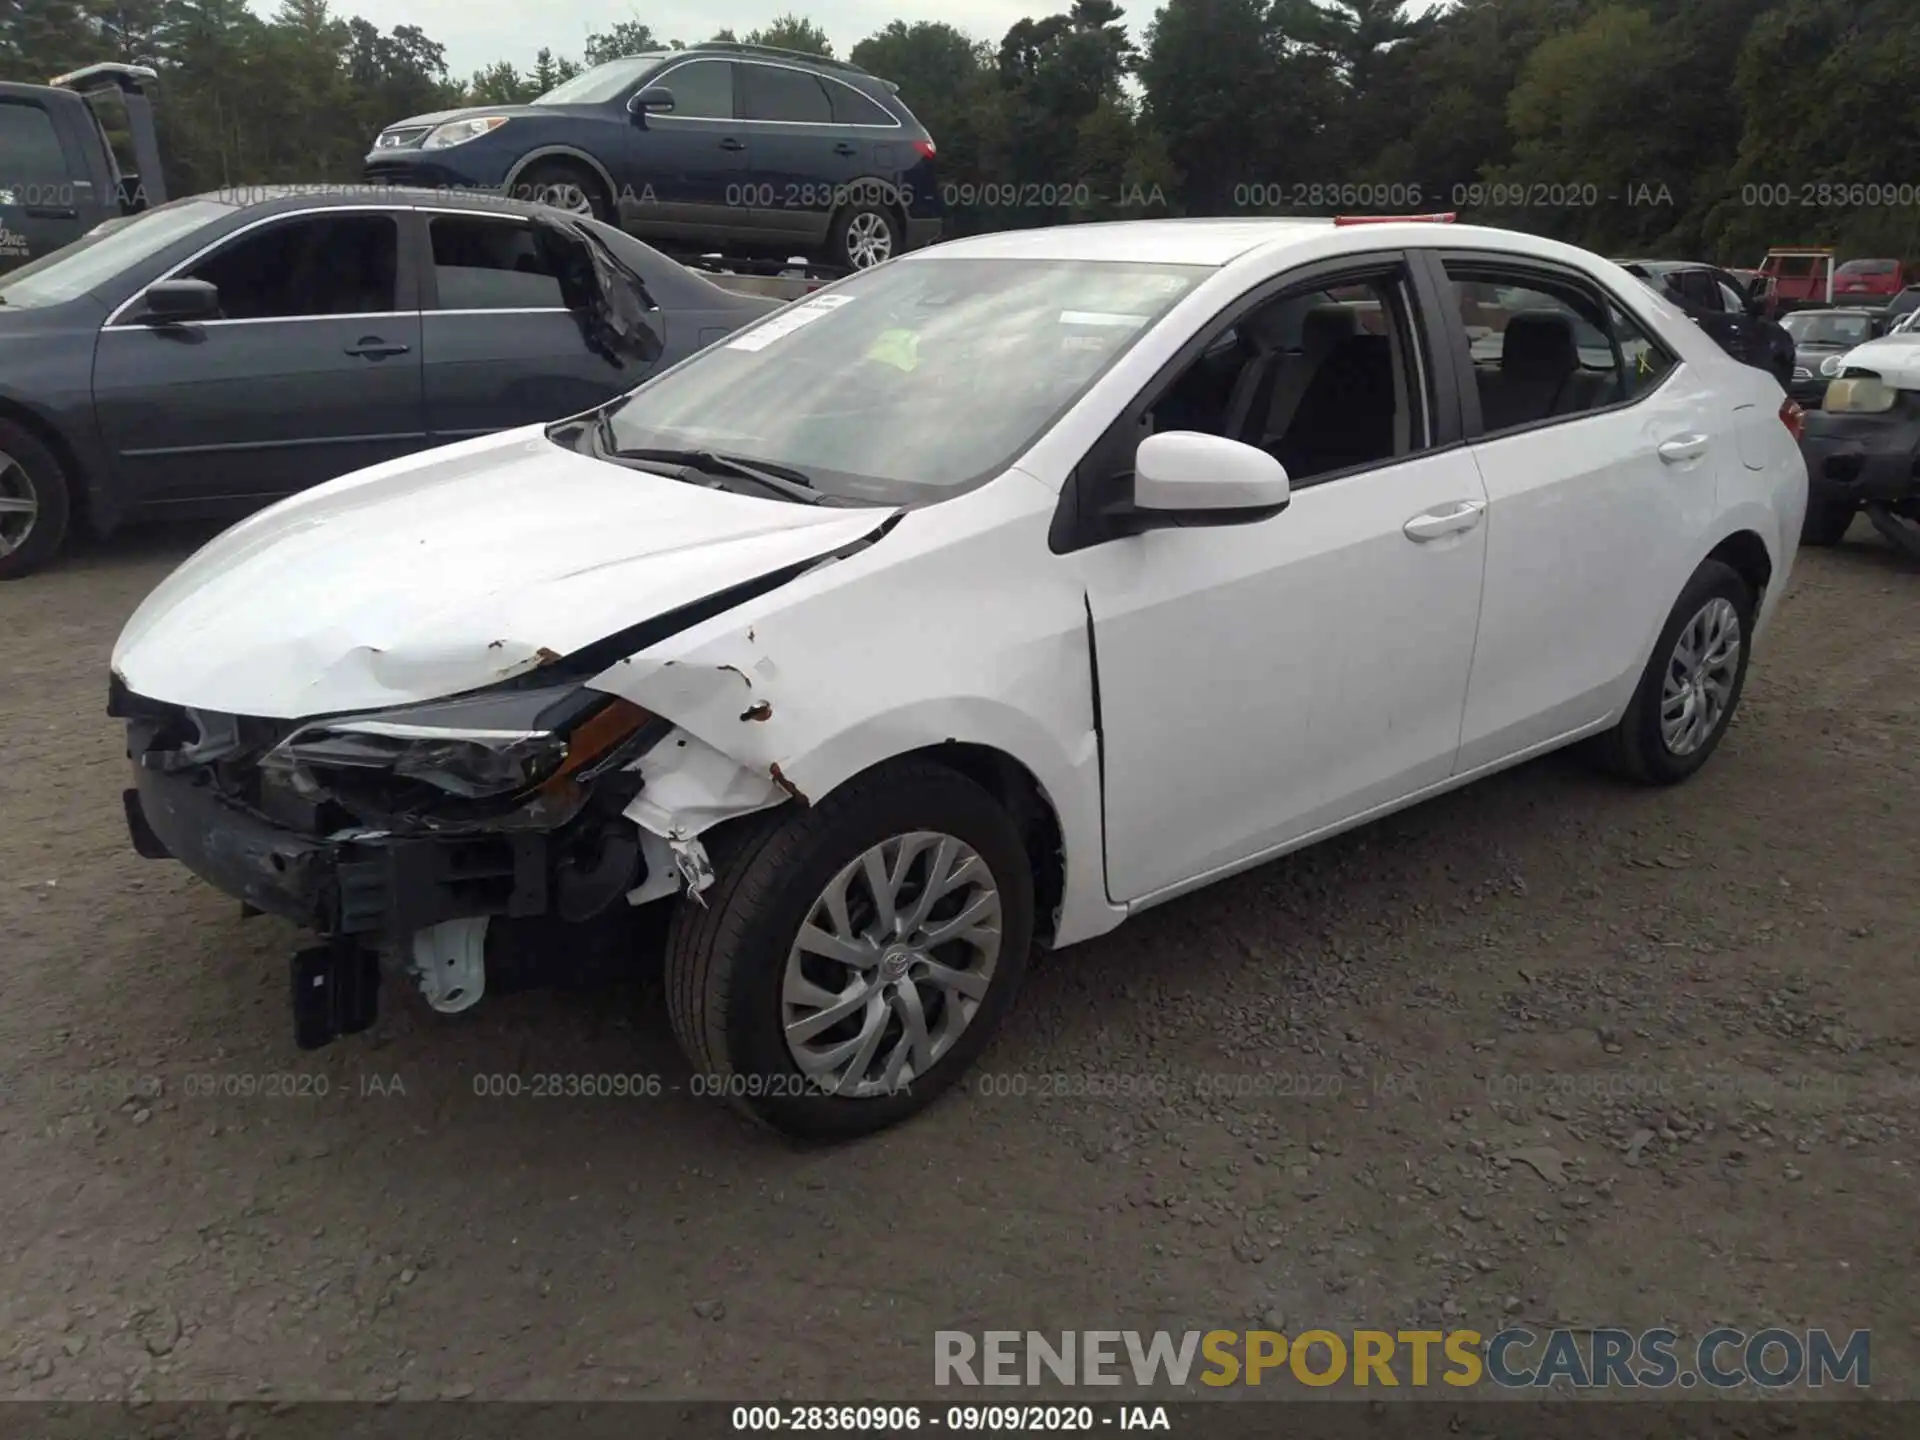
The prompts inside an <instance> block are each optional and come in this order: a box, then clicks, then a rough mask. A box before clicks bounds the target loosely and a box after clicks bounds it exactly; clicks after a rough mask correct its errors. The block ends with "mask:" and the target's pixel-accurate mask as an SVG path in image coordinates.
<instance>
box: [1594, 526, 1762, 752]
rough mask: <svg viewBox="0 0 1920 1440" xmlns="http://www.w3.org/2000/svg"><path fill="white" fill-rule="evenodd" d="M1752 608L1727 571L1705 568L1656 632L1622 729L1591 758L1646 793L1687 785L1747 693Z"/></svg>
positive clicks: (1713, 563)
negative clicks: (1657, 635)
mask: <svg viewBox="0 0 1920 1440" xmlns="http://www.w3.org/2000/svg"><path fill="white" fill-rule="evenodd" d="M1756 608H1757V601H1756V598H1755V596H1754V593H1753V591H1752V589H1751V588H1750V587H1749V586H1748V584H1747V582H1746V581H1745V580H1743V579H1742V578H1741V577H1740V574H1739V572H1738V571H1736V570H1734V569H1733V567H1732V566H1730V565H1726V564H1723V563H1722V562H1721V561H1718V560H1705V561H1702V562H1701V565H1700V568H1699V569H1698V570H1695V571H1694V572H1693V578H1692V579H1690V580H1688V581H1687V584H1686V587H1685V588H1684V589H1683V590H1682V591H1681V592H1680V598H1679V600H1677V601H1676V602H1675V603H1674V607H1673V612H1672V614H1670V615H1669V616H1668V617H1667V623H1666V624H1665V625H1663V626H1662V627H1661V629H1660V638H1659V640H1657V641H1656V642H1655V644H1654V647H1653V655H1652V657H1651V658H1650V659H1649V660H1648V661H1647V668H1646V670H1645V671H1644V672H1643V673H1642V674H1641V676H1640V684H1639V686H1638V687H1637V688H1636V689H1635V690H1634V692H1633V699H1632V700H1631V701H1630V702H1628V705H1627V709H1626V713H1625V714H1624V715H1622V716H1621V717H1620V723H1619V724H1618V725H1616V726H1614V728H1613V729H1612V730H1609V731H1608V732H1607V733H1606V734H1604V735H1602V736H1600V737H1598V739H1597V741H1596V742H1595V744H1594V747H1593V750H1594V754H1595V756H1596V758H1597V759H1598V760H1599V761H1600V762H1601V764H1602V765H1604V766H1605V767H1606V768H1607V769H1609V770H1611V771H1613V772H1614V773H1615V774H1617V775H1621V776H1624V777H1625V778H1627V779H1630V780H1637V781H1639V782H1640V783H1641V784H1644V785H1672V784H1676V783H1677V782H1679V781H1681V780H1684V779H1686V778H1687V777H1688V776H1689V775H1691V774H1693V773H1694V772H1695V771H1696V770H1698V769H1699V768H1700V767H1701V766H1702V765H1705V764H1706V763H1707V759H1708V757H1709V756H1711V755H1712V754H1713V752H1714V751H1715V750H1716V749H1717V748H1718V747H1719V744H1720V739H1721V737H1722V736H1723V735H1725V734H1726V732H1727V726H1728V724H1729V723H1731V721H1732V719H1733V712H1734V710H1735V709H1736V708H1738V706H1739V704H1740V693H1741V690H1742V689H1743V688H1744V687H1745V685H1746V679H1747V660H1748V658H1749V653H1750V650H1751V646H1750V643H1749V642H1750V638H1751V636H1752V634H1753V617H1754V613H1755V610H1756Z"/></svg>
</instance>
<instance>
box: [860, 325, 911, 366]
mask: <svg viewBox="0 0 1920 1440" xmlns="http://www.w3.org/2000/svg"><path fill="white" fill-rule="evenodd" d="M867 358H868V359H869V360H878V361H879V362H880V363H881V364H882V365H891V366H893V368H894V369H896V370H904V371H906V372H908V373H909V374H911V373H912V372H913V371H914V369H915V368H916V367H918V366H919V364H920V337H919V336H918V335H916V334H914V333H913V331H911V330H883V331H881V332H880V338H879V339H877V340H875V341H874V342H873V345H872V347H871V348H870V349H869V350H868V351H867Z"/></svg>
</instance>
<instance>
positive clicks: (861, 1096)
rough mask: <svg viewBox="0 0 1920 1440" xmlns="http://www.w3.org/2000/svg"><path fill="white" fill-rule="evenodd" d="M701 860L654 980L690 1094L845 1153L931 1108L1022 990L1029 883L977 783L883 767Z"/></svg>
mask: <svg viewBox="0 0 1920 1440" xmlns="http://www.w3.org/2000/svg"><path fill="white" fill-rule="evenodd" d="M701 841H702V843H703V844H704V845H705V846H706V847H707V852H708V856H709V859H710V860H711V862H712V865H713V871H714V883H713V884H712V885H710V886H708V888H707V889H706V891H705V892H703V893H702V894H701V895H700V896H699V897H698V898H696V899H686V898H682V899H680V900H677V901H674V902H673V905H674V911H673V919H672V924H671V933H670V935H669V937H668V941H667V969H666V979H667V1000H668V1013H669V1017H670V1018H671V1020H672V1022H673V1031H674V1037H675V1038H676V1039H677V1040H678V1041H679V1042H680V1046H681V1048H682V1049H683V1050H684V1051H685V1052H686V1054H687V1058H688V1059H689V1060H690V1061H691V1062H692V1064H693V1067H694V1070H695V1074H694V1077H693V1082H692V1084H691V1086H690V1088H691V1089H692V1090H693V1091H694V1093H696V1094H704V1095H710V1096H715V1097H718V1098H723V1099H726V1100H729V1101H731V1102H732V1103H733V1104H734V1105H736V1106H737V1107H739V1108H741V1109H743V1110H745V1111H747V1113H749V1114H750V1115H752V1116H753V1117H754V1118H756V1119H758V1120H760V1121H762V1122H764V1123H765V1124H768V1125H770V1126H772V1127H773V1128H775V1129H777V1130H781V1131H784V1132H786V1133H787V1134H790V1135H796V1136H802V1137H806V1138H812V1139H843V1138H848V1137H851V1136H854V1135H862V1134H866V1133H869V1132H871V1131H875V1130H879V1129H882V1128H884V1127H885V1126H888V1125H891V1124H893V1123H895V1122H896V1121H899V1120H903V1119H905V1118H906V1117H907V1116H909V1115H911V1114H913V1113H914V1112H915V1111H917V1110H919V1109H921V1108H922V1107H924V1106H925V1105H927V1104H928V1103H930V1102H931V1101H932V1100H933V1099H934V1097H935V1096H937V1095H939V1094H940V1093H941V1092H942V1091H943V1090H945V1089H946V1088H947V1087H948V1086H949V1085H951V1084H953V1082H954V1081H955V1080H956V1079H958V1078H959V1076H960V1075H961V1074H962V1073H963V1072H964V1071H965V1070H966V1068H967V1067H968V1066H969V1065H971V1064H972V1063H973V1060H974V1058H975V1057H976V1056H977V1055H978V1054H979V1053H980V1051H981V1050H982V1049H983V1048H984V1047H985V1046H986V1044H987V1043H988V1041H989V1040H990V1039H991V1038H992V1036H993V1032H994V1030H995V1029H996V1028H997V1026H998V1025H999V1023H1000V1020H1001V1018H1002V1017H1003V1016H1004V1015H1005V1013H1006V1011H1007V1008H1008V1006H1009V1005H1011V1004H1012V1002H1013V997H1014V995H1015V994H1016V992H1017V991H1018V990H1019V987H1020V982H1021V980H1022V978H1023V977H1024V975H1025V973H1026V963H1027V949H1028V946H1029V945H1030V944H1031V943H1032V939H1033V872H1032V868H1031V866H1030V864H1029V862H1028V858H1027V852H1026V847H1025V844H1024V842H1023V841H1022V838H1021V833H1020V828H1019V826H1018V825H1016V824H1015V822H1014V819H1013V817H1012V816H1011V815H1010V814H1009V813H1008V811H1007V810H1006V808H1005V807H1003V806H1002V805H1001V804H1000V802H999V801H998V800H997V799H995V798H994V796H992V795H991V794H989V793H988V792H987V791H986V790H985V789H983V788H982V787H981V786H979V785H978V784H976V783H975V782H974V781H973V780H971V779H969V778H968V777H967V776H965V775H962V774H961V773H959V772H958V771H956V770H952V769H949V768H948V767H947V766H945V765H940V764H935V763H933V762H930V761H925V760H900V761H892V762H889V763H887V764H884V765H881V766H878V767H876V768H875V769H873V770H870V771H868V772H867V773H866V774H864V775H861V776H857V777H856V778H854V779H853V780H850V781H848V782H847V783H846V784H845V785H843V786H841V787H840V788H839V789H838V790H835V791H834V792H833V793H832V794H830V795H828V796H826V797H825V798H824V799H823V800H821V801H820V802H819V803H818V804H816V805H812V806H807V807H804V808H803V807H800V806H782V807H781V808H780V809H778V810H772V811H766V812H763V813H761V814H759V815H752V816H748V817H746V818H744V819H742V820H738V821H735V822H732V823H731V824H728V825H722V826H719V827H716V828H715V829H714V830H712V831H709V832H708V833H707V834H705V835H703V836H701ZM702 902H705V903H704V904H703V903H702Z"/></svg>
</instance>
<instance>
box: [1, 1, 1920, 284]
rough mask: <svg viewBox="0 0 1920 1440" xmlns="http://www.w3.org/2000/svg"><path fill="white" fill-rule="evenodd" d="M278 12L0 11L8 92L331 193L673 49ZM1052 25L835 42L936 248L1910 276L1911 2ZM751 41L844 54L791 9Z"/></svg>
mask: <svg viewBox="0 0 1920 1440" xmlns="http://www.w3.org/2000/svg"><path fill="white" fill-rule="evenodd" d="M273 3H274V5H275V6H277V8H273V9H268V8H267V7H265V6H264V5H263V6H260V7H259V8H255V7H254V5H252V4H250V3H249V0H0V75H4V76H5V77H6V78H9V79H24V80H44V79H46V78H47V77H49V76H51V75H53V74H55V73H56V72H59V71H62V70H68V69H72V68H75V67H77V66H80V65H83V64H87V63H91V62H94V61H99V60H109V59H118V60H130V61H136V62H140V63H148V64H152V65H154V66H155V67H156V68H158V69H159V71H160V73H161V84H160V88H159V96H158V104H157V106H156V113H157V116H158V120H159V125H160V139H161V149H162V155H163V158H164V159H165V162H166V165H167V170H168V180H169V185H170V188H171V189H172V191H173V192H174V193H175V194H187V193H191V192H192V191H195V190H199V189H208V188H214V187H217V186H221V185H235V184H251V183H267V182H276V181H295V180H324V179H336V180H338V179H350V178H352V177H354V176H356V175H357V174H358V173H359V170H360V165H361V162H362V157H363V156H364V155H365V153H366V150H367V147H368V143H369V141H370V140H371V138H372V137H373V135H374V134H375V133H377V132H378V131H379V130H380V129H381V128H383V127H384V126H386V125H388V124H391V123H392V122H393V121H395V120H398V119H401V118H404V117H406V116H408V115H416V114H423V113H427V112H430V111H435V110H441V109H446V108H451V107H454V106H458V105H463V104H478V105H495V104H512V103H517V102H523V101H526V100H530V99H532V98H533V97H535V96H536V95H539V94H541V93H543V92H544V91H547V90H550V89H552V88H553V87H554V86H556V85H558V84H561V83H562V82H564V81H565V80H567V79H569V78H571V77H572V76H573V75H576V74H578V73H579V71H580V70H581V68H582V67H583V66H587V65H595V64H600V63H603V62H605V61H607V60H611V59H617V58H619V57H621V56H625V55H632V54H636V53H641V52H645V51H657V50H669V49H681V48H684V46H683V44H682V42H681V41H679V40H673V39H667V38H665V37H663V36H660V35H657V34H655V33H654V31H653V29H652V27H651V26H650V25H649V24H648V23H647V22H646V21H645V20H642V19H641V18H640V17H639V15H638V14H635V15H634V16H632V17H631V18H629V19H626V20H621V21H617V22H615V23H613V24H611V25H609V26H608V27H607V28H606V29H604V30H600V31H595V32H593V33H591V34H589V35H587V36H586V37H585V38H584V43H583V44H582V45H581V47H580V49H579V50H578V52H577V53H569V49H570V47H568V46H566V45H565V44H562V45H561V46H558V47H545V48H542V49H540V50H539V51H538V53H537V54H536V55H535V57H534V59H533V62H532V64H531V65H530V66H529V67H527V68H525V69H522V68H520V67H519V66H517V65H515V64H513V63H510V62H507V61H504V60H503V61H500V62H497V63H495V64H492V65H489V66H486V67H484V68H482V69H480V70H478V71H476V72H474V73H473V74H471V75H469V76H467V77H466V78H465V79H464V80H455V79H452V78H450V77H449V75H448V72H447V63H446V54H445V51H444V50H443V49H442V47H441V46H440V45H439V44H438V43H437V42H436V41H434V40H433V39H432V38H430V37H429V36H428V35H427V34H426V33H425V32H424V31H422V30H421V29H420V28H419V27H417V26H411V25H396V26H393V27H391V28H382V26H381V24H380V23H379V22H378V21H377V20H376V19H375V18H374V16H375V15H377V14H378V12H377V11H374V10H372V7H370V6H369V7H367V13H365V14H359V15H356V14H350V13H347V12H346V11H344V10H341V9H338V8H336V7H337V6H338V5H341V4H345V3H358V0H273ZM1059 3H1062V8H1061V9H1059V10H1057V11H1055V12H1053V13H1050V14H1038V15H1033V16H1031V17H1029V18H1026V19H1022V20H1019V21H1017V22H1015V23H1014V24H1013V25H1012V26H1011V27H1010V28H1009V29H1008V30H1007V32H1006V33H1005V34H1004V35H1001V36H999V37H997V38H996V37H983V36H975V35H969V34H967V33H965V32H964V31H962V30H959V29H957V28H955V27H954V26H952V25H950V24H947V23H945V22H941V21H932V20H920V21H911V22H910V21H907V20H895V21H892V22H891V23H889V24H888V25H886V26H885V27H883V28H882V29H880V30H878V31H876V32H875V33H873V34H871V35H868V36H867V37H866V38H864V39H862V40H860V41H859V43H858V44H856V45H854V46H853V49H852V52H851V55H852V59H853V60H854V62H855V63H856V64H859V65H862V66H864V67H865V68H867V69H869V70H871V71H873V72H874V73H876V74H879V75H883V76H885V77H887V78H888V79H890V80H892V81H894V82H895V83H897V84H898V85H899V87H900V95H901V98H902V99H903V100H905V101H906V102H907V103H908V105H910V106H911V107H912V109H913V110H914V112H915V114H917V115H918V116H919V117H920V119H921V120H922V121H923V122H924V123H925V124H926V126H927V128H928V130H929V131H930V132H931V133H932V134H933V136H934V138H935V140H936V142H937V144H938V147H939V158H938V164H939V174H940V180H941V184H942V188H943V191H944V192H945V196H946V199H947V202H948V215H949V224H950V226H951V228H952V229H953V230H954V231H956V232H960V233H965V232H967V231H972V230H979V229H985V228H994V227H1002V226H1014V225H1033V224H1043V223H1051V222H1056V221H1063V220H1078V219H1095V218H1110V217H1125V216H1135V215H1155V214H1169V213H1172V214H1229V213H1245V212H1249V211H1253V212H1268V213H1271V212H1275V211H1296V210H1303V209H1304V210H1317V211H1319V212H1321V213H1325V212H1327V211H1329V210H1341V209H1350V210H1351V209H1369V208H1375V209H1399V208H1407V209H1413V208H1418V209H1455V208H1458V209H1464V210H1467V211H1469V212H1470V213H1471V214H1472V215H1473V217H1474V218H1481V219H1486V220H1490V221H1492V222H1494V223H1500V224H1507V225H1514V226H1518V227H1521V228H1525V229H1530V230H1537V231H1541V232H1544V233H1548V234H1553V235H1557V236H1562V237H1564V238H1567V239H1570V240H1573V241H1576V242H1578V243H1580V244H1584V245H1588V246H1591V247H1593V248H1596V249H1601V250H1604V251H1609V252H1612V253H1622V252H1625V251H1628V250H1633V251H1639V252H1642V253H1667V254H1672V255H1676V256H1698V257H1701V258H1711V259H1718V260H1723V261H1728V262H1734V263H1751V262H1752V261H1754V260H1755V259H1757V258H1758V255H1759V254H1760V253H1761V252H1762V251H1763V250H1764V249H1765V248H1766V247H1767V246H1768V245H1771V244H1786V243H1803V244H1805V243H1822V244H1834V245H1838V246H1839V247H1841V248H1842V250H1843V251H1845V252H1847V253H1851V254H1880V255H1895V256H1900V257H1903V258H1905V257H1912V258H1914V259H1916V260H1920V196H1916V194H1915V191H1916V188H1917V187H1920V85H1916V84H1915V77H1916V76H1920V3H1916V0H1439V3H1437V4H1433V5H1422V4H1418V3H1415V0H1158V8H1157V9H1155V10H1154V11H1153V13H1152V14H1151V15H1146V14H1141V15H1136V16H1129V15H1128V14H1127V13H1126V12H1125V11H1123V10H1122V9H1121V8H1120V6H1119V5H1118V4H1116V3H1115V0H1059ZM1143 3H1144V0H1143ZM714 38H715V39H716V40H728V41H730V40H733V39H734V38H735V32H734V31H732V30H730V29H723V30H720V31H719V32H718V33H717V34H716V35H715V36H714ZM741 38H743V39H744V40H746V41H747V42H749V43H755V44H763V45H774V46H778V47H781V48H784V49H790V50H800V51H807V52H811V53H814V54H819V55H823V56H831V55H832V54H834V48H833V45H832V43H831V41H830V40H829V39H828V36H827V34H826V32H825V31H824V29H822V27H821V26H820V25H819V24H818V23H816V22H815V21H814V20H812V19H811V18H809V17H807V16H804V15H801V14H798V13H789V14H785V15H782V16H780V17H779V18H778V19H776V20H774V21H772V22H771V23H770V24H768V25H766V26H764V27H762V28H760V29H757V30H753V31H749V32H747V33H746V34H745V35H744V36H742V37H741ZM109 126H110V128H113V129H115V130H116V131H117V126H115V124H114V122H113V121H112V119H111V118H109ZM1356 193H1357V195H1358V197H1360V198H1356ZM1370 202H1377V203H1370Z"/></svg>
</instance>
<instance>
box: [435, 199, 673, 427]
mask: <svg viewBox="0 0 1920 1440" xmlns="http://www.w3.org/2000/svg"><path fill="white" fill-rule="evenodd" d="M423 218H424V220H425V222H426V225H427V242H428V245H429V247H430V255H429V265H428V266H427V267H426V269H425V273H426V274H427V275H428V277H429V287H428V293H427V294H426V296H425V297H423V298H424V304H423V310H422V314H421V320H420V323H421V330H422V337H423V344H422V355H423V357H424V363H425V372H424V373H425V393H426V413H427V433H428V438H429V441H430V443H432V444H435V445H439V444H444V443H446V442H449V441H454V440H463V439H466V438H469V437H471V436H474V435H485V434H488V433H490V432H492V431H495V430H506V429H511V428H512V427H514V426H516V425H533V424H538V423H541V422H543V421H548V420H558V419H560V418H561V417H563V416H566V415H577V414H579V413H580V412H581V411H582V410H590V409H592V408H593V407H594V406H596V405H600V404H604V403H605V402H606V401H608V400H611V399H612V398H613V397H614V396H616V395H619V394H621V393H623V392H625V391H627V390H631V389H632V388H633V387H634V386H636V385H638V384H639V383H640V382H641V381H642V380H644V379H645V378H646V377H647V375H648V374H649V373H650V372H651V371H652V369H653V366H652V365H649V364H646V363H644V362H631V361H630V362H628V363H627V364H626V365H624V366H622V365H616V364H614V363H613V362H612V361H610V360H608V359H606V358H605V357H603V356H601V355H598V354H596V353H594V352H593V351H592V350H589V349H588V348H587V345H586V342H585V340H584V339H583V338H582V336H581V332H580V325H579V322H578V321H577V320H576V319H575V318H574V315H573V312H572V311H570V310H568V309H567V307H566V305H565V304H564V303H562V300H561V292H560V282H559V281H558V280H557V279H556V278H555V277H554V276H553V274H552V273H551V270H550V268H549V267H548V266H547V264H546V262H545V261H544V260H543V258H542V257H541V254H540V251H539V249H538V247H536V245H535V244H534V240H533V233H532V231H531V230H530V229H529V228H528V226H527V224H526V222H525V221H522V220H517V219H514V218H512V217H509V216H495V215H474V214H471V213H459V212H451V211H449V212H439V213H436V212H423Z"/></svg>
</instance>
